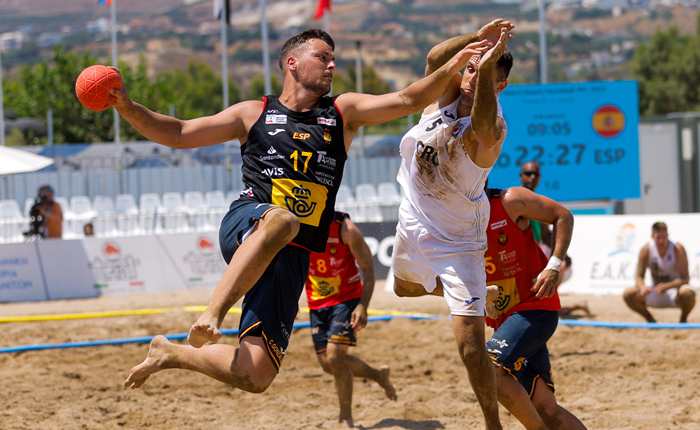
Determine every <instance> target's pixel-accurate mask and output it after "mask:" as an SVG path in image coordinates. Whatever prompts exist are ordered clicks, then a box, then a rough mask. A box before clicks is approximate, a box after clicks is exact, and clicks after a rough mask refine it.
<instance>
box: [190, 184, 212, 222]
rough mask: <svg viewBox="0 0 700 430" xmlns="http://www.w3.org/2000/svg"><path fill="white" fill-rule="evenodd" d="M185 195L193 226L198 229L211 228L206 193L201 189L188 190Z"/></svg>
mask: <svg viewBox="0 0 700 430" xmlns="http://www.w3.org/2000/svg"><path fill="white" fill-rule="evenodd" d="M184 197H185V207H187V213H188V215H189V217H190V225H191V226H192V228H194V229H195V230H197V231H204V230H211V225H209V208H208V207H207V203H206V201H205V200H204V194H203V193H202V192H201V191H188V192H186V193H185V196H184Z"/></svg>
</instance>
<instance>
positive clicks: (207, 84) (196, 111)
mask: <svg viewBox="0 0 700 430" xmlns="http://www.w3.org/2000/svg"><path fill="white" fill-rule="evenodd" d="M153 85H154V86H155V88H154V97H162V100H163V101H164V102H165V103H166V105H165V106H163V108H164V109H165V110H164V112H163V113H166V112H168V109H169V105H170V104H172V105H174V106H175V116H177V117H178V118H180V119H192V118H198V117H200V116H207V115H214V114H216V113H218V112H220V111H221V110H222V109H223V83H222V82H221V75H218V74H216V73H214V70H212V68H211V66H209V64H207V63H205V62H204V61H201V60H198V59H193V60H190V61H189V62H188V63H187V67H186V68H185V70H182V69H175V70H173V71H172V72H161V73H160V74H158V76H157V77H156V80H155V82H154V84H153ZM228 100H229V105H232V104H235V103H238V102H239V101H241V96H240V89H239V87H238V85H236V83H235V82H233V80H232V79H231V78H229V79H228ZM149 108H151V106H149ZM153 108H155V109H157V108H158V107H156V105H153Z"/></svg>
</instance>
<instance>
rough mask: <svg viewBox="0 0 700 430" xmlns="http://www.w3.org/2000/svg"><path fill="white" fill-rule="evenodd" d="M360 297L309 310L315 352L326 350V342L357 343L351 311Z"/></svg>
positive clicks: (353, 344)
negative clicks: (351, 323)
mask: <svg viewBox="0 0 700 430" xmlns="http://www.w3.org/2000/svg"><path fill="white" fill-rule="evenodd" d="M358 303H360V299H359V298H357V299H352V300H348V301H347V302H343V303H339V304H337V305H333V306H328V307H327V308H323V309H316V310H314V309H312V310H311V311H310V312H309V319H310V320H311V337H313V339H314V346H315V347H316V354H321V353H324V352H326V348H327V347H328V342H330V343H339V344H342V345H350V346H355V345H357V339H356V338H355V329H353V328H352V326H351V325H350V322H351V321H352V311H354V310H355V307H357V304H358Z"/></svg>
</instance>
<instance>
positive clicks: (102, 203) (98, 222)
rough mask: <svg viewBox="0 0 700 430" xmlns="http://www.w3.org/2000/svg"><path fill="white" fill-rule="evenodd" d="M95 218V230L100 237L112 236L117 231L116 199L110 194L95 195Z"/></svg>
mask: <svg viewBox="0 0 700 430" xmlns="http://www.w3.org/2000/svg"><path fill="white" fill-rule="evenodd" d="M92 203H93V209H94V210H95V213H96V215H95V218H94V219H93V221H92V227H93V231H94V232H95V236H98V237H111V236H114V235H116V233H117V225H116V219H117V215H116V213H115V208H114V200H112V198H111V197H109V196H95V197H94V198H93V199H92Z"/></svg>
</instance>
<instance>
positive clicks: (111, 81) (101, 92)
mask: <svg viewBox="0 0 700 430" xmlns="http://www.w3.org/2000/svg"><path fill="white" fill-rule="evenodd" d="M121 87H122V78H121V76H119V73H118V72H117V71H116V70H115V69H111V68H109V67H107V66H100V65H97V66H90V67H88V68H87V69H85V70H83V71H82V72H81V73H80V75H79V76H78V80H77V81H75V94H76V95H77V96H78V100H80V103H82V104H83V106H85V107H86V108H88V109H90V110H95V111H101V110H105V109H107V108H109V107H110V106H112V103H114V102H115V100H116V99H117V98H116V97H114V96H113V95H111V94H109V90H111V89H112V88H116V89H121Z"/></svg>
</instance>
